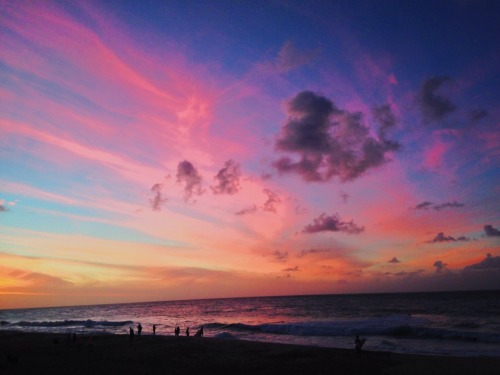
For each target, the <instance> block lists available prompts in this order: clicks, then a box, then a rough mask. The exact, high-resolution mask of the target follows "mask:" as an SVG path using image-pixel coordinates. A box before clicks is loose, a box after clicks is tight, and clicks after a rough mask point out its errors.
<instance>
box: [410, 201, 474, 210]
mask: <svg viewBox="0 0 500 375" xmlns="http://www.w3.org/2000/svg"><path fill="white" fill-rule="evenodd" d="M464 206H465V203H460V202H457V201H452V202H443V203H433V202H429V201H424V202H422V203H419V204H417V205H416V206H415V207H414V209H415V210H428V209H431V208H432V209H434V210H436V211H440V210H443V209H445V208H460V207H464Z"/></svg>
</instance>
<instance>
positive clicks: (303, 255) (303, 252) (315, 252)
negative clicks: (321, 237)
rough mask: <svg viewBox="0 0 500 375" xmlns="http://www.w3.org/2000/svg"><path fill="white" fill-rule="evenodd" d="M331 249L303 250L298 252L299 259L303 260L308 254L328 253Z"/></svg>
mask: <svg viewBox="0 0 500 375" xmlns="http://www.w3.org/2000/svg"><path fill="white" fill-rule="evenodd" d="M331 251H332V250H331V249H303V250H301V251H300V254H299V257H300V258H303V257H305V256H307V255H310V254H321V253H329V252H331Z"/></svg>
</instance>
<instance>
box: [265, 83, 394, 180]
mask: <svg viewBox="0 0 500 375" xmlns="http://www.w3.org/2000/svg"><path fill="white" fill-rule="evenodd" d="M373 111H374V112H373V113H374V119H375V121H376V122H378V123H379V124H380V127H379V130H378V137H376V138H375V137H373V136H372V135H371V132H370V129H369V128H368V126H366V125H365V122H364V118H363V114H362V113H361V112H349V111H344V110H341V109H339V108H337V107H336V105H335V104H334V103H333V102H332V101H331V100H330V99H328V98H326V97H324V96H321V95H318V94H316V93H314V92H311V91H302V92H300V93H298V94H297V95H296V96H295V97H294V98H292V99H291V100H290V101H289V102H288V119H287V122H286V123H285V125H284V126H283V127H282V129H281V133H280V134H279V136H278V138H277V139H276V142H275V148H276V150H277V151H279V152H286V153H289V154H292V155H295V156H296V157H297V159H293V158H292V157H290V156H283V157H281V158H280V159H278V160H276V161H275V162H274V163H273V167H274V168H275V169H277V170H278V171H279V172H280V173H296V174H298V175H299V176H301V177H302V178H303V179H304V180H305V181H317V182H325V181H329V180H330V179H331V178H333V177H334V176H337V177H338V178H340V180H342V181H349V180H354V179H356V178H358V177H359V176H361V175H363V174H364V173H365V172H366V171H368V170H370V169H373V168H376V167H380V166H382V165H384V164H385V163H387V162H388V161H389V159H388V158H387V155H388V153H390V152H393V151H397V150H399V148H400V145H399V143H397V142H396V141H392V140H389V139H388V138H387V135H388V131H389V129H390V128H392V127H394V125H395V123H396V119H395V117H394V115H393V114H392V111H391V108H390V107H389V106H388V105H384V106H380V107H376V108H374V110H373Z"/></svg>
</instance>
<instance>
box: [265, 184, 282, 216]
mask: <svg viewBox="0 0 500 375" xmlns="http://www.w3.org/2000/svg"><path fill="white" fill-rule="evenodd" d="M263 191H264V193H265V194H266V195H267V200H266V201H265V202H264V207H262V209H263V210H264V211H267V212H274V213H276V205H277V204H279V203H280V202H281V199H280V197H279V196H278V194H276V193H275V192H273V191H272V190H269V189H264V190H263Z"/></svg>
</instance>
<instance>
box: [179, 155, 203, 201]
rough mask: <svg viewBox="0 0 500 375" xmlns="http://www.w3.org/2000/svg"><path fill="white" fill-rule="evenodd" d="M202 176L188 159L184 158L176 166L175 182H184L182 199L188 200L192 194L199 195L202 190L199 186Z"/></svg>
mask: <svg viewBox="0 0 500 375" xmlns="http://www.w3.org/2000/svg"><path fill="white" fill-rule="evenodd" d="M201 181H202V178H201V176H200V174H199V173H198V170H197V169H196V168H195V167H194V166H193V164H191V163H190V162H189V161H187V160H184V161H181V162H180V163H179V165H178V166H177V182H178V183H184V184H185V186H184V200H185V201H188V200H189V199H190V198H191V197H192V196H193V195H201V194H203V193H204V190H203V188H202V186H201Z"/></svg>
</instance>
